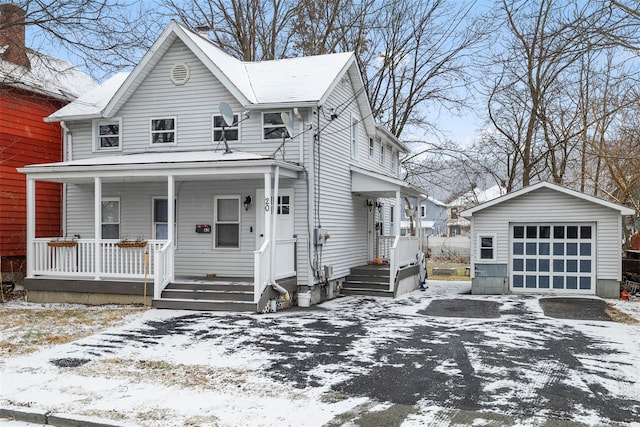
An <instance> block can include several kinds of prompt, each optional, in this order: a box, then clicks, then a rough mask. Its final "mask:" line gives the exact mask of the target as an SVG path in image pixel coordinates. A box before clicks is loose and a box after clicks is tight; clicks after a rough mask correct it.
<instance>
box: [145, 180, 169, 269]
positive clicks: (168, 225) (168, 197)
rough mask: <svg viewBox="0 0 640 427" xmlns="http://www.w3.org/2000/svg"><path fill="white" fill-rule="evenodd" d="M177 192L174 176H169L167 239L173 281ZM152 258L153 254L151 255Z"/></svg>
mask: <svg viewBox="0 0 640 427" xmlns="http://www.w3.org/2000/svg"><path fill="white" fill-rule="evenodd" d="M175 192H176V187H175V179H174V177H173V175H169V176H167V222H168V224H167V239H168V240H169V244H170V245H171V248H170V249H169V253H170V256H169V263H170V264H171V265H169V276H170V278H171V280H174V279H175V269H174V253H173V247H174V246H175V240H176V236H175V234H176V232H175V226H174V224H175V222H176V218H175V216H176V215H175V214H176V211H175V207H174V206H175V201H174V200H173V199H174V198H175ZM149 255H150V256H151V255H153V254H149Z"/></svg>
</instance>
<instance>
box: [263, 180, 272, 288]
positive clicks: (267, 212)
mask: <svg viewBox="0 0 640 427" xmlns="http://www.w3.org/2000/svg"><path fill="white" fill-rule="evenodd" d="M272 200H273V199H272V198H271V173H270V172H266V173H265V174H264V241H265V242H269V254H268V257H269V262H268V263H267V264H268V267H267V270H269V271H267V272H266V274H265V277H268V278H269V279H271V253H272V248H273V242H272V241H271V213H272V212H273V203H272Z"/></svg>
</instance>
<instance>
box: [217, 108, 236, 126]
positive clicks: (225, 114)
mask: <svg viewBox="0 0 640 427" xmlns="http://www.w3.org/2000/svg"><path fill="white" fill-rule="evenodd" d="M218 109H219V110H220V114H221V115H222V120H224V122H225V123H226V125H227V126H233V110H232V109H231V107H230V106H229V104H227V103H226V102H221V103H220V104H218Z"/></svg>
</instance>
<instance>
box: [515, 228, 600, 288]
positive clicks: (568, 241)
mask: <svg viewBox="0 0 640 427" xmlns="http://www.w3.org/2000/svg"><path fill="white" fill-rule="evenodd" d="M595 247H596V245H595V224H593V223H591V224H513V225H512V227H511V248H510V259H511V269H510V270H511V277H510V286H511V290H512V291H514V292H571V293H584V294H594V293H595V253H594V252H595Z"/></svg>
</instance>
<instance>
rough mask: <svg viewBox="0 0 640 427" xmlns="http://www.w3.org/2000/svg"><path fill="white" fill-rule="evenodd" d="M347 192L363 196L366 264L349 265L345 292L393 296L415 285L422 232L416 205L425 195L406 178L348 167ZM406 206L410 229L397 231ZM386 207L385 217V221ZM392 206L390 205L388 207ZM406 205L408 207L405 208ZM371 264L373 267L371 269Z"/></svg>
mask: <svg viewBox="0 0 640 427" xmlns="http://www.w3.org/2000/svg"><path fill="white" fill-rule="evenodd" d="M351 191H352V193H354V194H357V195H359V196H361V197H364V198H365V203H366V208H367V235H368V244H367V246H368V251H369V254H368V260H369V261H368V265H365V266H360V267H356V268H352V270H351V275H350V276H349V277H347V279H346V282H345V285H344V287H345V290H346V292H347V293H350V294H354V293H362V294H370V295H389V296H397V295H400V294H402V293H405V292H407V291H408V290H412V289H415V288H417V287H418V284H419V282H417V281H416V280H415V279H416V277H418V276H419V275H420V268H421V266H422V267H423V266H424V265H423V264H421V263H422V262H423V260H424V255H423V254H422V251H421V248H422V242H421V239H422V235H423V233H422V232H421V229H420V227H421V225H420V221H414V220H413V218H414V216H416V215H419V212H418V209H417V207H418V206H419V205H420V200H421V199H424V198H426V196H425V195H424V194H422V192H421V190H420V189H418V188H416V187H413V186H411V185H410V184H409V183H407V182H406V181H402V180H399V179H397V178H393V177H389V176H385V175H381V174H379V173H375V172H372V171H368V170H365V169H362V168H358V167H355V166H352V167H351ZM403 202H405V203H406V205H407V211H406V213H407V216H408V217H409V218H410V221H411V222H412V227H410V232H409V233H406V235H404V236H403V235H402V233H401V210H402V206H403ZM385 204H386V209H387V212H388V214H389V220H388V221H387V222H385V221H384V220H383V219H384V216H383V211H384V209H385ZM390 206H392V207H393V208H390ZM409 206H410V207H409ZM372 266H375V268H373V267H372Z"/></svg>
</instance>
